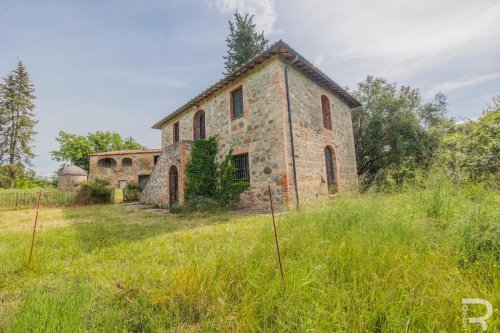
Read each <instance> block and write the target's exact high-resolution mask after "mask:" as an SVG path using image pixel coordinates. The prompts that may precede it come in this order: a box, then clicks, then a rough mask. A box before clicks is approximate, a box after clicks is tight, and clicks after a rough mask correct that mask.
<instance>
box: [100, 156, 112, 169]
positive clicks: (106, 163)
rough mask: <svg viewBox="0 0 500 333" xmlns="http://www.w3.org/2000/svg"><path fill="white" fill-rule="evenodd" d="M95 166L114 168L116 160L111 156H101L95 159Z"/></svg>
mask: <svg viewBox="0 0 500 333" xmlns="http://www.w3.org/2000/svg"><path fill="white" fill-rule="evenodd" d="M97 166H99V167H100V168H116V161H115V160H114V159H113V158H109V157H106V158H101V159H100V160H99V161H97Z"/></svg>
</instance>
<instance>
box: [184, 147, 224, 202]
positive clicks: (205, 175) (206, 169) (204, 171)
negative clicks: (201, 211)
mask: <svg viewBox="0 0 500 333" xmlns="http://www.w3.org/2000/svg"><path fill="white" fill-rule="evenodd" d="M217 150H218V147H217V141H216V139H215V138H214V137H211V138H208V139H196V140H194V145H193V149H192V150H191V159H190V161H189V163H188V164H187V165H186V176H187V180H186V184H185V186H184V197H185V198H186V200H191V199H194V198H198V197H206V198H214V197H215V195H216V190H217V163H216V162H215V158H216V155H217Z"/></svg>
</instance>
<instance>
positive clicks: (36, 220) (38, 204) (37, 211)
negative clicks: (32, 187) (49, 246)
mask: <svg viewBox="0 0 500 333" xmlns="http://www.w3.org/2000/svg"><path fill="white" fill-rule="evenodd" d="M41 198H42V191H40V192H38V202H37V205H36V216H35V224H34V225H33V235H32V236H31V248H30V257H29V259H28V264H29V263H31V256H32V255H33V245H34V244H35V232H36V223H37V222H38V213H39V212H40V199H41Z"/></svg>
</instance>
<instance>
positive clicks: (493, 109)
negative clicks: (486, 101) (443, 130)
mask: <svg viewBox="0 0 500 333" xmlns="http://www.w3.org/2000/svg"><path fill="white" fill-rule="evenodd" d="M493 101H494V105H493V106H490V107H489V108H488V109H486V110H485V111H484V113H483V115H482V116H481V117H479V119H477V120H469V121H466V122H465V123H461V124H457V125H456V126H455V128H454V130H453V131H452V132H451V133H449V134H448V135H446V136H445V137H444V138H443V140H442V146H441V148H440V154H439V158H438V162H437V163H438V165H439V166H440V167H441V168H444V170H445V172H446V174H447V175H448V176H449V178H450V179H452V180H453V181H454V182H456V183H464V182H467V181H471V182H473V183H485V184H486V185H491V186H493V187H497V188H498V187H499V186H500V103H499V102H500V97H499V96H497V97H495V98H494V99H493Z"/></svg>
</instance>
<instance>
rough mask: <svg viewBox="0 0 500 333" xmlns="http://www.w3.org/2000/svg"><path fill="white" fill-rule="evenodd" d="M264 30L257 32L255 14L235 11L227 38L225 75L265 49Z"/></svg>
mask: <svg viewBox="0 0 500 333" xmlns="http://www.w3.org/2000/svg"><path fill="white" fill-rule="evenodd" d="M267 42H268V41H267V40H266V39H265V38H264V32H261V33H260V34H259V33H257V31H256V29H255V24H254V23H253V15H249V14H245V15H244V16H243V15H241V14H240V13H239V12H238V11H236V12H234V22H231V21H229V36H228V37H227V38H226V45H227V47H228V50H227V56H225V57H224V60H225V62H224V67H225V68H226V73H224V74H225V75H227V74H229V73H231V72H233V71H235V70H236V69H238V68H239V67H240V66H241V65H243V64H244V63H246V62H247V61H249V60H250V59H252V58H253V57H255V56H256V55H258V54H259V53H261V52H262V51H264V50H265V49H266V47H267Z"/></svg>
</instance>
